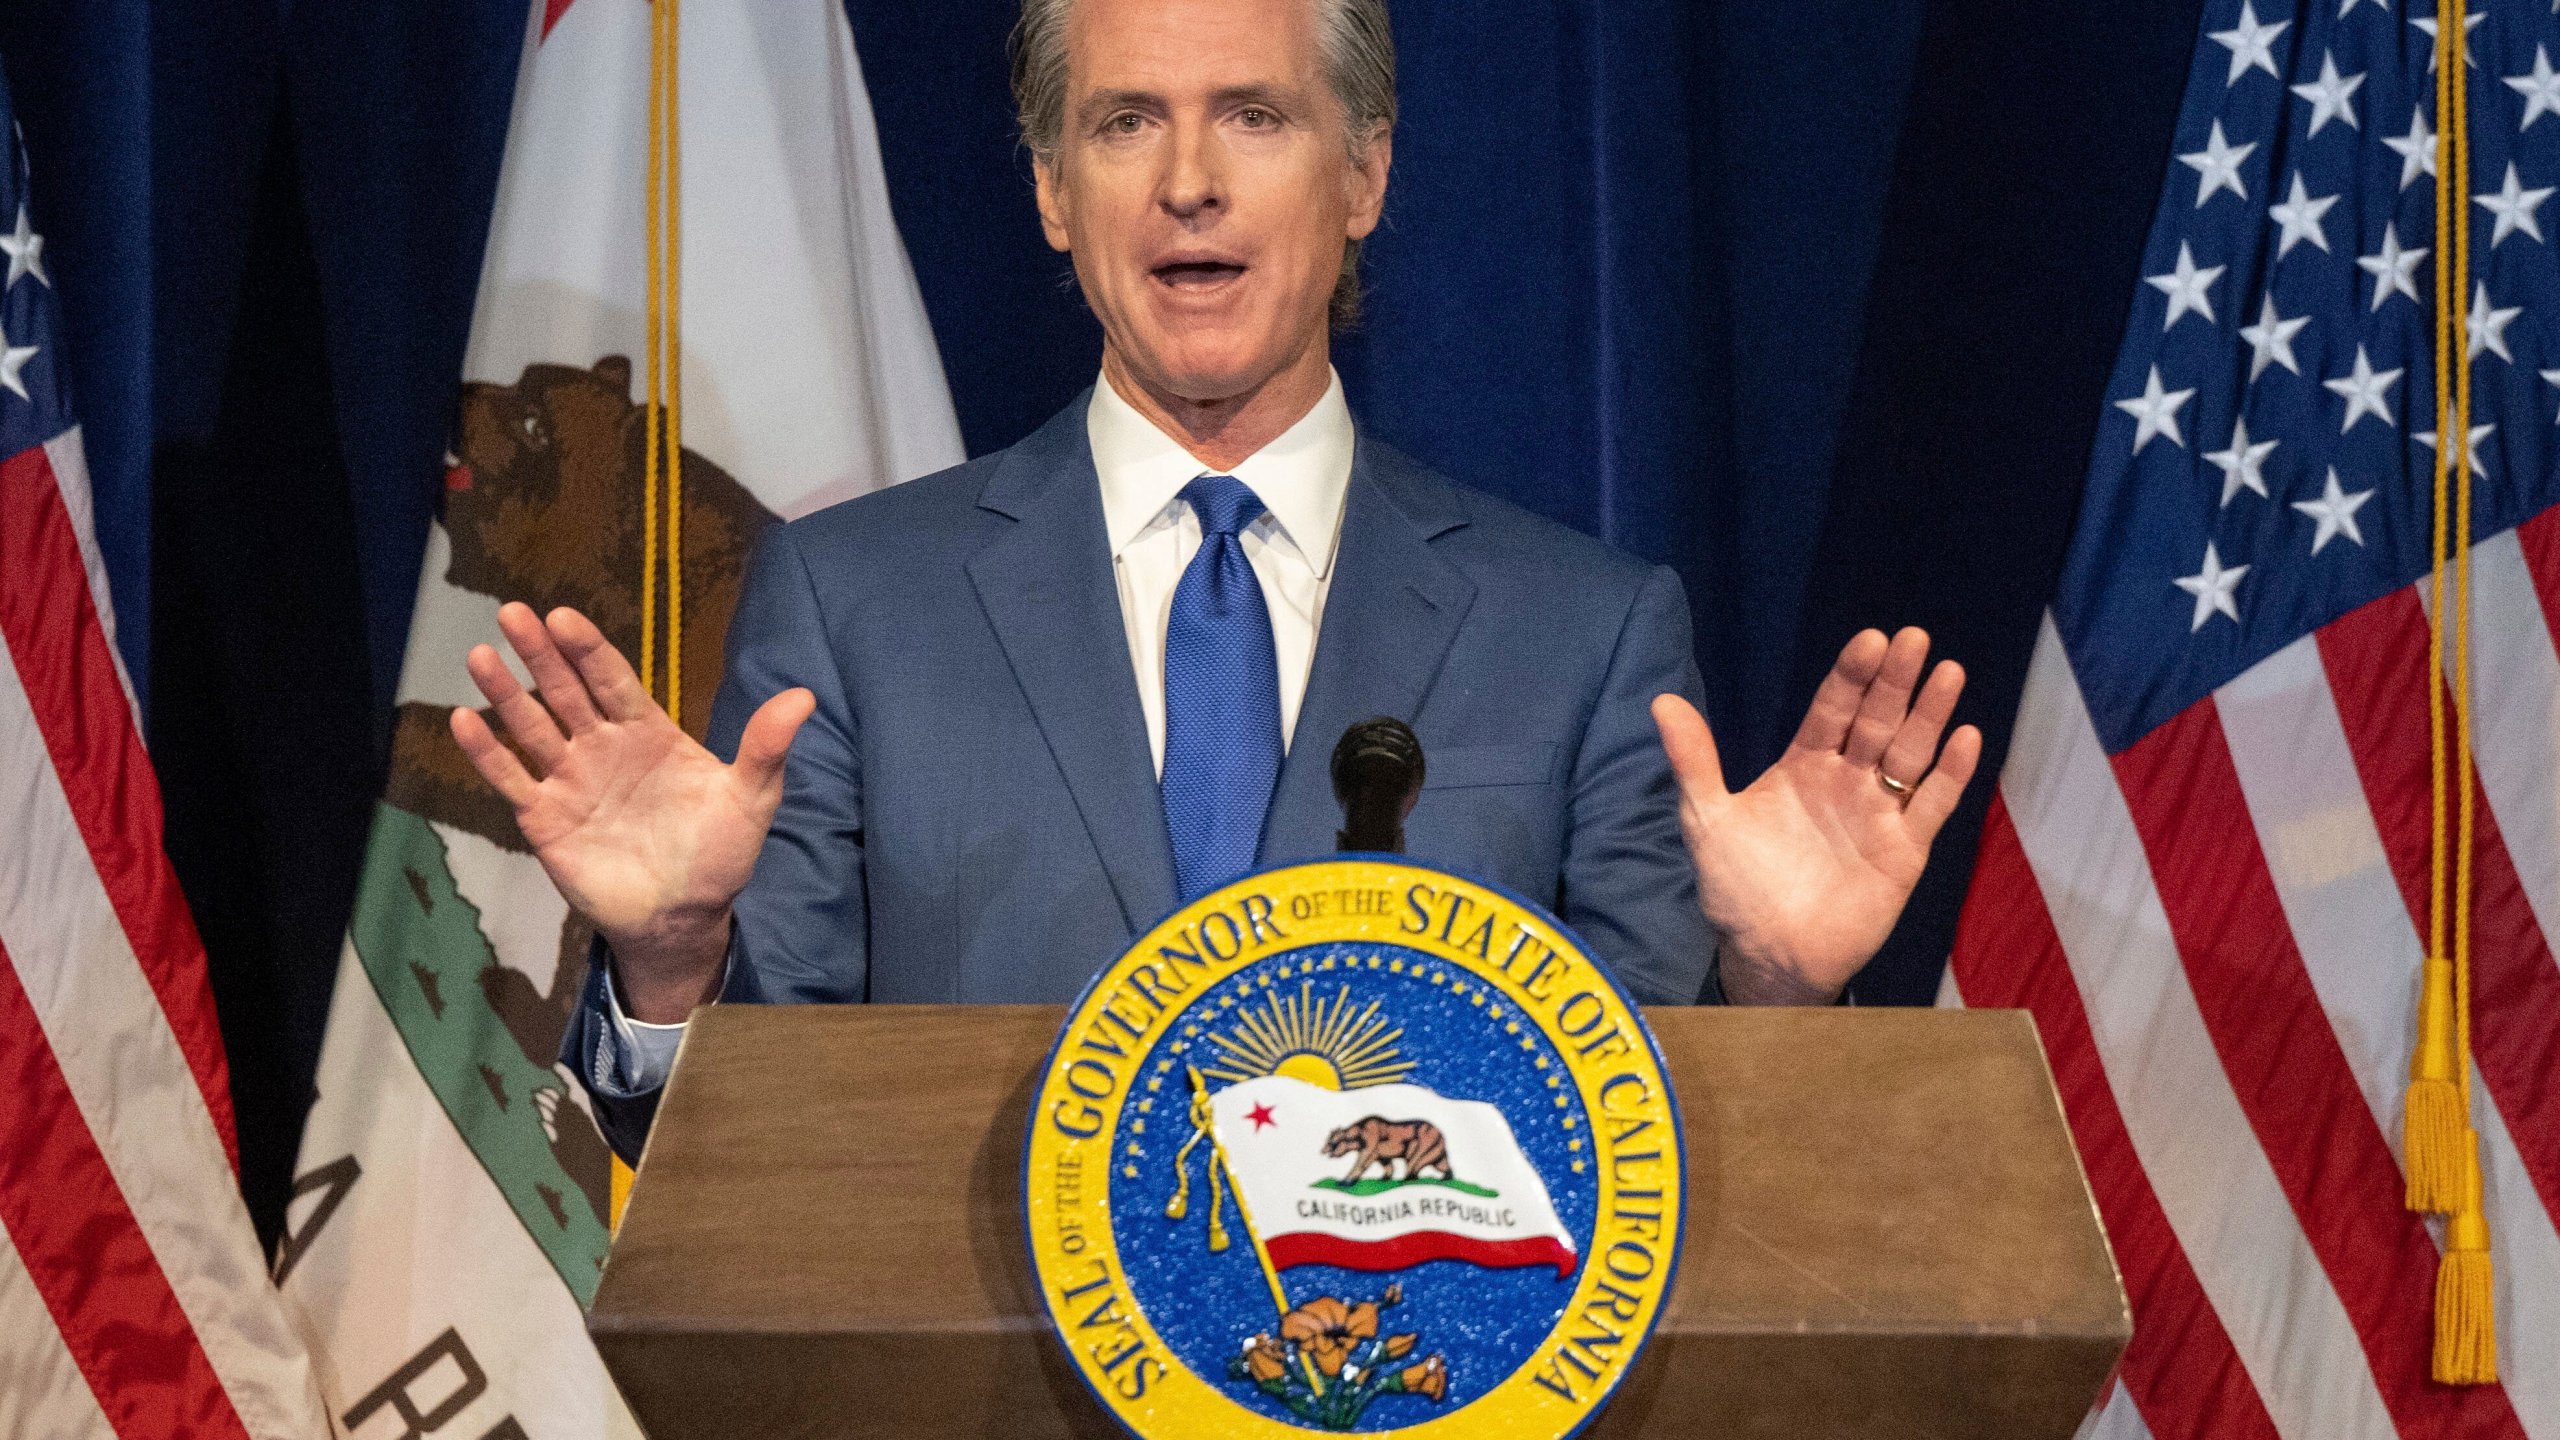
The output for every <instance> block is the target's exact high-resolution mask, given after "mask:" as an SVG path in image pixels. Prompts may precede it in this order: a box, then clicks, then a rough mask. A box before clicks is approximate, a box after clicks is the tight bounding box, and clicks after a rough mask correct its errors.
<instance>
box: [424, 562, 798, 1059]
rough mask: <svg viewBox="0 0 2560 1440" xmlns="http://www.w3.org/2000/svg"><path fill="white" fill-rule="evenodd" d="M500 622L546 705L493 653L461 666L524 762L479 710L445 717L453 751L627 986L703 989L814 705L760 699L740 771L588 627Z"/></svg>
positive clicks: (502, 616)
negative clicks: (620, 967) (467, 762)
mask: <svg viewBox="0 0 2560 1440" xmlns="http://www.w3.org/2000/svg"><path fill="white" fill-rule="evenodd" d="M498 627H499V629H501V630H502V631H504V632H505V634H506V637H507V642H508V644H510V645H512V646H513V647H514V648H515V651H516V654H517V656H518V657H519V658H521V659H522V660H523V661H524V664H525V668H526V669H527V670H529V671H531V672H532V674H533V676H534V680H535V683H536V684H538V685H539V686H540V687H541V690H542V698H541V699H540V700H536V699H535V698H534V697H533V696H532V695H531V694H530V693H528V692H527V691H526V690H525V688H524V687H523V686H522V685H521V684H519V683H518V682H517V681H516V679H515V677H514V676H513V675H512V674H511V673H509V671H508V670H507V667H506V665H505V663H504V662H503V661H501V660H500V659H499V658H498V653H497V651H496V649H495V648H494V647H491V646H487V645H481V646H477V647H475V648H474V649H473V650H472V652H471V653H470V655H469V656H468V657H467V658H466V660H465V662H464V663H465V665H466V666H467V667H468V668H469V670H470V672H471V679H472V683H474V684H475V685H477V686H479V688H480V693H481V694H483V695H485V696H487V697H488V700H489V704H490V707H491V709H493V710H494V711H495V712H496V713H497V716H498V719H499V721H500V723H502V724H504V725H505V726H506V728H507V733H508V735H509V736H510V737H512V738H513V739H514V741H515V743H516V745H517V746H518V747H519V749H520V750H521V752H522V755H521V758H519V756H518V754H517V753H516V752H515V751H511V750H509V749H508V748H507V747H506V746H505V745H502V744H500V743H499V741H498V738H497V735H496V734H495V732H493V731H492V730H491V729H490V728H489V725H488V723H487V722H486V721H484V720H483V719H481V717H480V715H479V713H478V712H477V711H472V710H464V709H457V710H455V711H454V712H453V737H454V740H455V741H456V743H458V744H460V745H461V746H462V750H463V753H464V754H465V755H467V756H469V757H470V759H471V763H472V764H473V766H475V767H476V768H477V769H478V770H479V771H480V774H481V775H482V777H483V778H485V779H487V780H488V782H489V783H490V784H491V785H493V786H495V787H496V788H497V790H498V793H499V794H501V795H503V796H505V797H506V799H507V801H508V803H510V804H511V805H513V806H514V807H515V812H516V825H517V828H519V829H521V830H522V831H523V832H524V837H525V840H526V842H527V843H528V844H530V845H532V847H533V852H534V854H535V856H536V857H537V858H539V859H540V860H541V861H542V867H543V869H544V870H545V871H547V872H549V874H550V876H551V881H552V884H554V885H555V886H557V887H558V888H559V890H560V893H561V895H562V897H563V898H565V899H566V900H567V901H568V902H569V904H570V905H571V906H573V907H574V908H576V909H577V911H578V912H579V913H580V914H582V915H584V916H586V917H587V919H588V920H590V921H591V922H593V923H594V925H595V927H596V929H597V930H598V931H600V932H601V933H602V934H603V935H604V936H605V938H606V940H607V941H608V942H610V943H611V944H612V945H613V947H614V951H615V955H616V957H617V958H618V959H619V960H621V961H623V962H624V967H625V971H626V973H625V979H626V980H637V981H640V982H642V983H643V984H644V985H645V986H646V987H647V988H650V989H651V990H652V991H653V992H655V991H656V990H657V989H658V987H657V984H656V982H657V981H659V980H662V979H665V980H668V981H669V983H668V985H667V987H666V994H668V995H677V996H681V995H684V994H688V993H691V992H692V991H695V990H698V989H699V984H698V983H697V982H702V981H707V980H708V979H709V978H710V977H711V976H712V975H714V974H716V972H717V965H718V960H719V956H720V954H721V951H722V947H723V946H724V945H725V943H726V940H725V936H726V932H727V928H728V911H729V902H730V901H732V900H733V899H735V898H736V897H737V894H738V892H739V891H740V890H742V889H744V888H746V883H747V877H748V876H749V875H750V874H752V873H753V872H754V870H755V861H756V853H757V851H759V850H760V849H762V848H763V845H764V834H765V830H766V828H767V827H768V826H769V825H771V824H772V822H773V812H774V810H775V808H776V807H777V806H779V805H780V804H781V803H782V773H783V772H782V765H783V757H784V755H785V753H786V752H788V751H789V750H790V748H791V739H792V736H793V735H794V734H796V733H797V732H798V730H799V728H800V725H801V723H802V722H803V721H805V720H807V719H808V718H809V714H810V712H811V710H812V709H813V708H814V707H815V704H816V700H815V697H813V696H811V695H810V693H809V692H808V691H806V690H786V691H784V692H783V693H781V694H780V695H776V696H774V697H773V698H772V699H770V700H768V701H766V702H765V703H764V705H763V706H762V707H760V708H759V709H758V710H757V711H756V713H755V714H754V715H753V716H752V717H750V718H749V719H748V721H747V725H746V729H745V732H744V733H743V734H742V735H741V736H740V737H739V740H738V759H737V763H736V764H734V765H730V764H723V763H721V761H720V759H719V757H717V756H715V755H713V754H712V753H711V752H710V751H708V750H705V749H704V748H702V746H700V745H698V744H696V743H695V742H694V740H693V737H691V736H689V735H687V734H685V733H684V732H683V731H682V730H680V729H678V728H677V727H676V724H675V722H674V721H672V720H670V719H668V718H667V713H666V711H664V710H662V709H660V708H658V705H657V702H656V701H655V700H653V699H652V698H651V697H650V694H649V691H648V689H647V687H646V686H644V685H642V684H641V683H640V678H639V676H637V675H636V674H634V673H633V672H632V669H631V665H630V663H629V662H628V661H626V660H625V659H624V658H623V657H622V656H621V655H620V654H619V653H618V652H616V651H615V650H614V648H613V646H612V645H611V644H610V643H608V642H607V641H606V640H605V638H604V635H603V633H602V632H601V631H599V630H597V629H596V627H595V625H594V623H593V622H591V621H589V620H588V619H587V618H586V617H585V616H583V615H580V614H578V613H577V612H576V611H574V610H568V609H561V610H555V611H553V612H552V613H551V615H550V616H549V617H548V619H538V618H536V617H535V616H534V613H533V611H532V610H531V609H530V608H528V607H526V606H524V605H521V604H515V603H510V604H507V605H503V606H501V607H499V610H498ZM537 775H538V776H539V778H536V777H537ZM689 987H690V988H689ZM660 998H664V997H660ZM679 1013H680V1012H679Z"/></svg>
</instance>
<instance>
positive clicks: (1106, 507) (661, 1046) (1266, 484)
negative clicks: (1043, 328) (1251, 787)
mask: <svg viewBox="0 0 2560 1440" xmlns="http://www.w3.org/2000/svg"><path fill="white" fill-rule="evenodd" d="M1084 433H1085V439H1086V441H1087V443H1088V444H1089V445H1090V446H1091V448H1092V450H1093V468H1094V473H1095V474H1096V475H1097V476H1099V477H1100V478H1101V481H1102V524H1103V530H1104V533H1105V534H1106V535H1107V536H1108V537H1109V539H1110V542H1111V573H1112V578H1113V580H1114V582H1115V583H1116V585H1117V587H1118V589H1119V592H1120V625H1121V629H1122V631H1123V632H1124V633H1125V635H1126V638H1127V640H1128V642H1129V670H1130V673H1131V674H1133V675H1135V676H1136V677H1137V680H1138V706H1139V708H1140V709H1141V710H1143V711H1144V712H1145V713H1146V719H1147V748H1148V750H1149V752H1150V753H1152V754H1153V755H1154V757H1155V767H1156V773H1157V775H1158V776H1159V777H1161V776H1162V775H1163V773H1164V637H1165V627H1166V625H1167V624H1168V623H1169V622H1170V621H1171V619H1172V617H1173V591H1174V587H1175V586H1177V585H1179V584H1180V583H1181V581H1182V572H1183V570H1184V569H1185V567H1187V566H1189V565H1190V563H1191V557H1192V556H1193V555H1194V554H1196V553H1198V551H1199V549H1200V517H1199V516H1198V515H1197V514H1195V513H1193V511H1192V509H1191V506H1190V505H1189V504H1187V503H1185V502H1184V500H1183V499H1182V487H1184V486H1185V485H1188V484H1190V483H1191V482H1192V481H1193V480H1194V479H1196V478H1198V477H1199V476H1202V475H1206V474H1210V473H1212V472H1211V470H1210V469H1209V467H1208V466H1206V465H1203V464H1201V463H1200V461H1199V459H1198V458H1197V457H1195V456H1194V455H1192V453H1191V452H1190V451H1188V450H1185V449H1183V448H1182V443H1181V442H1180V441H1178V440H1175V439H1174V438H1173V437H1172V436H1170V435H1167V434H1166V433H1164V432H1163V431H1162V430H1159V429H1157V428H1156V426H1155V422H1154V421H1151V420H1149V419H1148V418H1147V417H1146V416H1144V415H1142V414H1140V413H1138V410H1137V407H1135V406H1133V405H1131V404H1130V403H1129V402H1128V401H1126V400H1124V399H1122V398H1121V397H1120V393H1119V392H1118V391H1116V390H1114V389H1112V388H1111V381H1110V380H1109V378H1108V377H1105V378H1103V379H1101V380H1098V381H1096V382H1095V384H1094V387H1093V401H1092V403H1091V404H1089V405H1087V406H1086V407H1085V412H1084ZM1351 450H1352V428H1351V407H1350V406H1349V405H1348V404H1346V403H1345V402H1344V400H1343V398H1342V377H1341V376H1340V375H1339V374H1336V375H1333V376H1332V377H1331V383H1330V384H1328V385H1327V386H1326V387H1325V392H1324V398H1323V399H1321V400H1318V401H1317V402H1316V404H1315V408H1314V409H1312V410H1309V411H1308V412H1307V413H1306V414H1305V415H1303V416H1301V417H1299V419H1298V423H1296V424H1294V425H1292V426H1290V427H1289V428H1288V429H1286V430H1284V431H1282V432H1281V433H1280V435H1279V437H1278V438H1277V439H1275V440H1273V441H1272V442H1271V443H1270V444H1268V445H1265V446H1263V447H1262V448H1261V449H1259V450H1256V451H1255V452H1253V454H1251V455H1249V456H1247V457H1246V458H1245V459H1244V460H1242V461H1240V462H1238V463H1237V464H1236V466H1235V468H1233V469H1231V470H1228V471H1226V472H1225V473H1227V474H1229V475H1232V476H1234V477H1235V478H1236V479H1238V480H1241V481H1243V482H1244V483H1245V485H1246V486H1247V487H1248V488H1250V489H1251V490H1252V491H1253V493H1254V494H1255V495H1258V496H1260V497H1261V499H1262V503H1263V504H1264V505H1265V506H1267V507H1269V508H1268V510H1267V512H1266V513H1265V514H1264V515H1263V517H1262V518H1261V519H1259V520H1256V521H1254V522H1253V524H1251V525H1249V526H1247V527H1245V531H1244V534H1243V536H1242V537H1241V539H1242V541H1243V544H1244V554H1245V559H1246V560H1248V561H1250V562H1251V563H1252V565H1253V573H1254V578H1255V579H1257V580H1260V581H1261V582H1262V599H1263V604H1264V607H1265V608H1266V609H1268V610H1269V611H1270V612H1271V646H1272V651H1273V653H1274V655H1275V656H1276V657H1277V658H1278V660H1279V662H1280V743H1281V745H1282V747H1283V748H1284V749H1285V748H1286V747H1287V745H1288V743H1289V738H1290V732H1291V731H1293V730H1295V729H1296V728H1297V724H1298V705H1299V702H1301V701H1303V700H1304V699H1305V698H1306V694H1307V673H1308V670H1309V668H1310V667H1311V666H1312V665H1313V664H1314V662H1315V653H1316V631H1317V629H1318V627H1319V626H1320V625H1321V624H1322V623H1323V620H1324V601H1325V595H1326V594H1327V592H1328V591H1330V590H1331V588H1332V585H1333V559H1334V552H1335V551H1336V549H1337V548H1338V547H1339V543H1340V541H1341V538H1342V508H1343V502H1344V499H1345V498H1346V497H1347V496H1348V495H1349V493H1350V489H1351ZM1108 958H1110V957H1108V956H1100V955H1097V956H1095V957H1094V963H1095V964H1097V965H1099V964H1101V963H1102V962H1103V961H1104V960H1106V959H1108ZM605 1003H606V1005H607V1007H608V1008H609V1009H610V1010H611V1011H612V1017H613V1024H614V1029H615V1031H616V1033H617V1034H618V1036H619V1037H620V1039H621V1041H622V1044H621V1046H620V1049H621V1052H622V1053H621V1055H620V1057H619V1059H618V1063H616V1064H615V1065H614V1067H613V1068H614V1069H616V1070H618V1071H619V1072H620V1074H619V1076H618V1078H619V1079H620V1080H621V1082H622V1084H623V1085H624V1086H627V1087H629V1088H630V1089H632V1090H653V1089H656V1088H657V1087H658V1086H659V1085H660V1084H663V1083H664V1082H665V1080H666V1078H667V1072H668V1071H669V1070H670V1069H672V1068H674V1065H675V1056H676V1045H677V1043H678V1042H679V1041H681V1040H682V1039H683V1038H684V1024H683V1022H681V1021H679V1022H677V1023H676V1024H673V1025H652V1024H648V1023H646V1022H644V1021H639V1020H634V1019H631V1018H630V1017H629V1016H628V1015H626V1014H624V1013H623V1009H622V998H621V996H620V995H618V994H616V993H615V987H613V986H612V985H610V984H608V985H607V986H606V987H605ZM604 1058H605V1057H602V1056H599V1057H598V1059H599V1061H600V1062H601V1061H603V1060H604ZM603 1068H604V1067H603V1065H602V1064H601V1063H600V1064H599V1065H598V1069H599V1070H601V1069H603Z"/></svg>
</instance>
